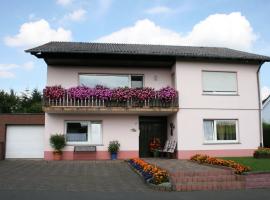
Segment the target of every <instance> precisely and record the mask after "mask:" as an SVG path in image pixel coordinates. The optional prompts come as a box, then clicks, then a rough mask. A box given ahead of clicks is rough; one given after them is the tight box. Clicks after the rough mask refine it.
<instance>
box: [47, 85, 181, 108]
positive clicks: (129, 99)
mask: <svg viewBox="0 0 270 200" xmlns="http://www.w3.org/2000/svg"><path fill="white" fill-rule="evenodd" d="M166 95H167V96H166ZM43 96H44V98H43V108H44V111H45V112H51V113H61V112H85V113H88V112H104V113H110V112H119V113H123V112H127V111H128V112H134V113H139V112H176V111H177V110H178V93H177V91H175V90H174V89H173V88H169V87H166V88H163V89H161V90H158V91H155V90H154V89H152V88H142V89H131V88H118V89H108V88H107V89H106V88H104V87H99V88H87V87H84V86H78V87H75V88H71V89H63V88H62V87H61V86H52V87H46V89H44V95H43Z"/></svg>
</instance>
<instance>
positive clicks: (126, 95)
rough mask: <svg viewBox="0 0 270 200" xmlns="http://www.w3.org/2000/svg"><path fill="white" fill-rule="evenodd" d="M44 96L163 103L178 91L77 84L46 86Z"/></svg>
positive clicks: (171, 98) (50, 97) (53, 98)
mask: <svg viewBox="0 0 270 200" xmlns="http://www.w3.org/2000/svg"><path fill="white" fill-rule="evenodd" d="M43 94H44V97H45V98H47V99H50V100H63V99H64V97H65V95H67V97H68V98H70V99H73V100H87V99H98V100H105V101H108V100H112V101H117V102H126V101H127V100H129V99H132V100H133V101H136V102H138V103H139V102H145V101H151V100H153V99H158V100H159V101H161V102H164V103H170V102H172V101H174V100H175V99H176V98H177V96H178V93H177V91H176V90H175V89H174V88H171V87H165V88H162V89H160V90H155V89H153V88H150V87H145V88H128V87H122V88H121V87H119V88H113V89H110V88H107V87H104V86H100V85H97V86H96V87H94V88H90V87H86V86H77V87H72V88H68V89H64V88H62V87H61V86H47V87H46V88H45V89H44V90H43Z"/></svg>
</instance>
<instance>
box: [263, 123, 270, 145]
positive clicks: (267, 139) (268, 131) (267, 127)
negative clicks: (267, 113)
mask: <svg viewBox="0 0 270 200" xmlns="http://www.w3.org/2000/svg"><path fill="white" fill-rule="evenodd" d="M263 144H264V146H265V147H268V148H270V124H267V123H263Z"/></svg>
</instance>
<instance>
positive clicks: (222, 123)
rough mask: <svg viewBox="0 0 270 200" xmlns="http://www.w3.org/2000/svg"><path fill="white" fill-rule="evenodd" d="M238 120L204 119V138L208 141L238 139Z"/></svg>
mask: <svg viewBox="0 0 270 200" xmlns="http://www.w3.org/2000/svg"><path fill="white" fill-rule="evenodd" d="M237 124H238V121H237V120H208V119H207V120H204V121H203V127H204V140H205V142H207V143H213V142H214V143H215V142H216V143H219V142H220V143H227V142H237V141H238V128H237Z"/></svg>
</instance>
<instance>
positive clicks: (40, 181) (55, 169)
mask: <svg viewBox="0 0 270 200" xmlns="http://www.w3.org/2000/svg"><path fill="white" fill-rule="evenodd" d="M0 188H1V189H2V190H33V189H34V190H38V191H39V190H44V191H46V190H50V191H100V192H121V191H138V192H147V191H153V190H152V189H150V188H149V187H148V186H147V185H145V184H144V183H143V182H142V180H141V179H140V177H139V176H138V175H137V174H135V173H134V172H133V171H132V170H131V169H130V168H129V166H128V165H127V164H126V163H125V162H124V161H43V160H6V161H0Z"/></svg>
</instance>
